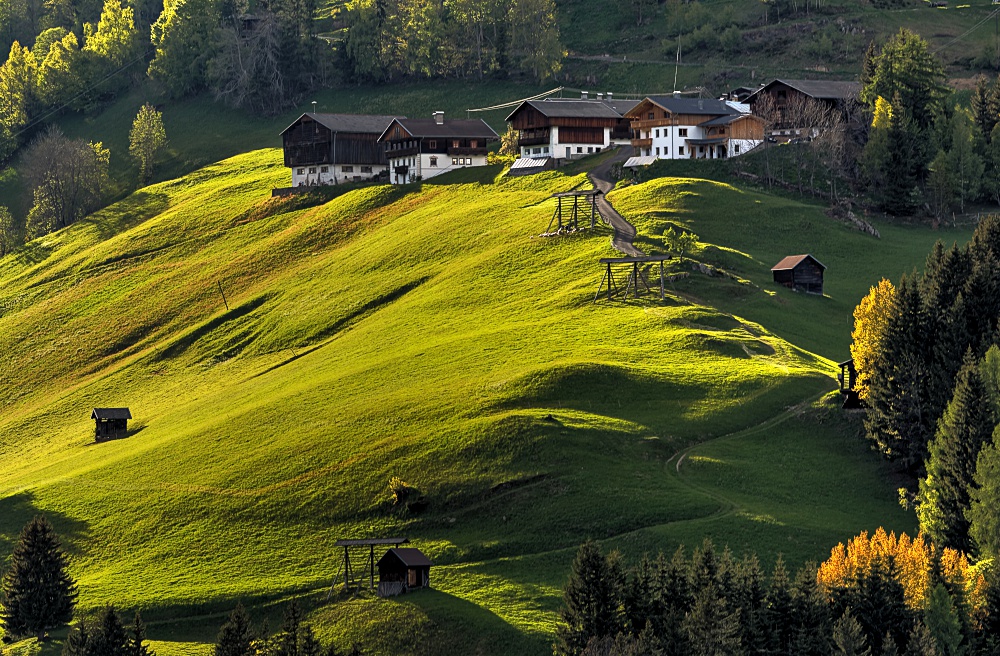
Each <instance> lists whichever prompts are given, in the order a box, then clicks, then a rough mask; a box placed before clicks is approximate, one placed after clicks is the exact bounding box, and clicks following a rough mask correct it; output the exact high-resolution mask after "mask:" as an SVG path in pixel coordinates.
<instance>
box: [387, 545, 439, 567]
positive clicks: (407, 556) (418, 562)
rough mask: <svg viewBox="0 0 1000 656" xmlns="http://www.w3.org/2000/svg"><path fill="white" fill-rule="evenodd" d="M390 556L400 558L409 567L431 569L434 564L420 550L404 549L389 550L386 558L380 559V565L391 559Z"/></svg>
mask: <svg viewBox="0 0 1000 656" xmlns="http://www.w3.org/2000/svg"><path fill="white" fill-rule="evenodd" d="M390 555H392V556H395V557H396V558H398V559H399V561H400V562H401V563H403V565H405V566H407V567H430V566H431V565H433V564H434V563H432V562H431V561H430V559H429V558H427V556H425V555H424V554H423V552H422V551H420V549H415V548H413V547H407V548H402V549H389V550H388V551H386V552H385V555H384V556H382V557H381V558H379V561H378V565H382V563H383V561H385V559H386V558H389V557H390Z"/></svg>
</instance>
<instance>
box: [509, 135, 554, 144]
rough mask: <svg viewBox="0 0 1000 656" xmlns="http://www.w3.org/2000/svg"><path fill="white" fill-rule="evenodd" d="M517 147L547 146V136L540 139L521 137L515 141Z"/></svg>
mask: <svg viewBox="0 0 1000 656" xmlns="http://www.w3.org/2000/svg"><path fill="white" fill-rule="evenodd" d="M517 143H518V145H519V146H548V145H549V135H547V134H546V135H544V136H540V137H521V138H520V139H518V140H517Z"/></svg>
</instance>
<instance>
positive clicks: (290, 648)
mask: <svg viewBox="0 0 1000 656" xmlns="http://www.w3.org/2000/svg"><path fill="white" fill-rule="evenodd" d="M301 629H302V609H301V608H300V607H299V604H298V602H297V601H295V600H294V599H293V600H292V602H291V603H290V604H288V608H286V609H285V616H284V618H283V619H282V622H281V630H279V631H278V634H277V635H276V636H274V656H300V654H299V646H300V645H299V643H300V640H301Z"/></svg>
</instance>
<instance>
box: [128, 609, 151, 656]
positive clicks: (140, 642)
mask: <svg viewBox="0 0 1000 656" xmlns="http://www.w3.org/2000/svg"><path fill="white" fill-rule="evenodd" d="M129 656H155V654H153V652H151V651H149V646H148V645H147V644H146V625H145V624H143V623H142V616H141V615H140V614H139V611H136V612H135V617H134V618H132V637H131V638H130V640H129Z"/></svg>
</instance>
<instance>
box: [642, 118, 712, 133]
mask: <svg viewBox="0 0 1000 656" xmlns="http://www.w3.org/2000/svg"><path fill="white" fill-rule="evenodd" d="M706 120H707V119H706ZM631 123H632V129H633V130H648V129H649V128H665V127H669V126H671V125H679V123H678V122H677V121H675V120H671V119H669V118H654V119H652V120H650V121H632V122H631Z"/></svg>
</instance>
